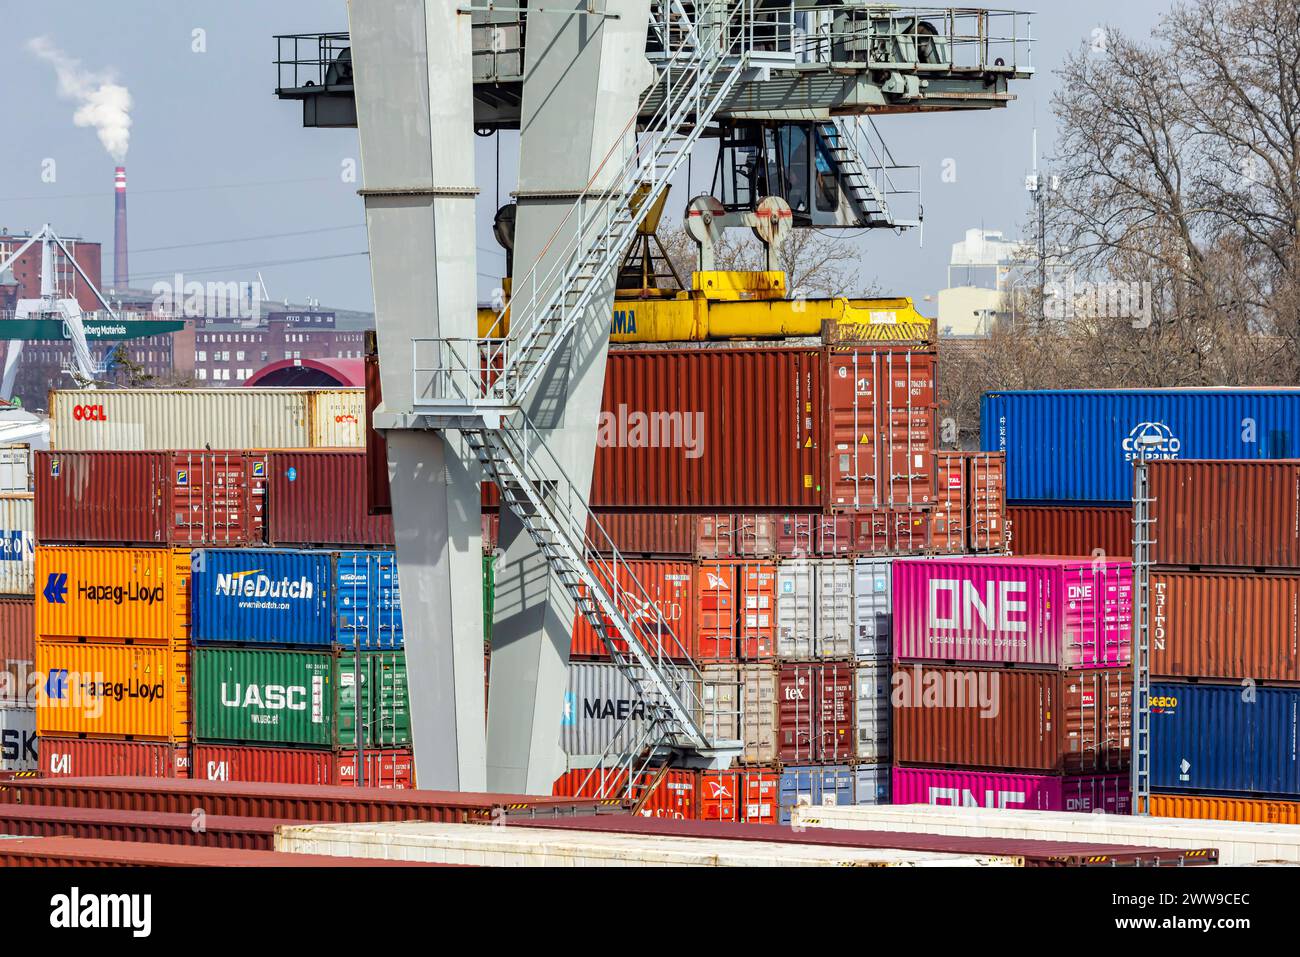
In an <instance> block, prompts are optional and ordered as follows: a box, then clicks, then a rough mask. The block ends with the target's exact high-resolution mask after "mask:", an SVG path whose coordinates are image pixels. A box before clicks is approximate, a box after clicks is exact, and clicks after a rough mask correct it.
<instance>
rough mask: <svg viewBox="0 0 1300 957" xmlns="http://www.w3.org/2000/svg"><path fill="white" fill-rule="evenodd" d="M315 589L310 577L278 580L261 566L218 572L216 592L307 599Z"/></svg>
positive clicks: (236, 595) (233, 594)
mask: <svg viewBox="0 0 1300 957" xmlns="http://www.w3.org/2000/svg"><path fill="white" fill-rule="evenodd" d="M314 590H315V586H314V585H313V584H312V581H311V579H309V578H306V577H303V578H299V579H297V580H296V581H295V580H292V579H289V578H281V579H279V580H276V579H273V578H272V577H271V576H270V575H263V574H262V569H260V568H251V569H249V570H247V571H242V572H230V573H218V574H217V589H216V593H217V594H218V595H223V596H225V597H227V598H298V599H302V600H304V601H305V600H307V599H310V598H311V597H312V594H313V592H314Z"/></svg>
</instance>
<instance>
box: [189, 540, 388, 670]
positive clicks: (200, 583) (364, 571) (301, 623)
mask: <svg viewBox="0 0 1300 957" xmlns="http://www.w3.org/2000/svg"><path fill="white" fill-rule="evenodd" d="M190 566H191V571H192V577H191V582H190V619H191V621H190V633H191V635H192V637H193V640H194V643H195V644H199V645H202V644H219V643H235V644H263V645H282V646H289V647H302V646H311V647H328V646H331V645H341V646H343V647H346V648H349V649H352V648H359V649H360V650H363V651H378V650H385V649H396V648H401V647H402V624H401V607H400V603H399V595H398V589H397V567H396V562H395V559H394V557H393V553H392V552H382V551H380V552H332V551H314V550H288V549H266V548H259V549H225V548H221V549H217V548H203V549H196V550H195V551H194V552H193V553H192V554H191V556H190Z"/></svg>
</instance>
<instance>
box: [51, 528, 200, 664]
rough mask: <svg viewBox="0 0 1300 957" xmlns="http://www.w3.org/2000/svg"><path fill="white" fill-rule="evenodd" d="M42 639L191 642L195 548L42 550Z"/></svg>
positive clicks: (61, 548)
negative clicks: (191, 550)
mask: <svg viewBox="0 0 1300 957" xmlns="http://www.w3.org/2000/svg"><path fill="white" fill-rule="evenodd" d="M36 579H37V586H36V634H37V635H39V636H40V637H41V638H43V639H45V640H47V641H78V640H90V641H97V640H111V641H127V642H131V643H134V644H168V643H170V642H172V641H177V640H179V641H184V640H186V639H187V638H188V637H189V584H190V552H189V549H167V548H91V547H83V546H59V545H50V546H44V545H42V546H37V549H36Z"/></svg>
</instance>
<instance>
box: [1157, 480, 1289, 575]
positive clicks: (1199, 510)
mask: <svg viewBox="0 0 1300 957" xmlns="http://www.w3.org/2000/svg"><path fill="white" fill-rule="evenodd" d="M1150 479H1151V495H1152V497H1153V498H1154V499H1155V504H1154V505H1152V507H1151V512H1152V516H1153V517H1154V518H1155V520H1156V527H1155V531H1154V536H1155V545H1154V546H1152V557H1153V559H1154V560H1155V562H1156V564H1160V565H1192V566H1202V567H1205V566H1211V567H1242V568H1300V461H1297V460H1279V461H1252V462H1229V461H1203V462H1198V461H1190V460H1189V461H1179V460H1174V461H1161V462H1153V463H1152V464H1151V466H1150Z"/></svg>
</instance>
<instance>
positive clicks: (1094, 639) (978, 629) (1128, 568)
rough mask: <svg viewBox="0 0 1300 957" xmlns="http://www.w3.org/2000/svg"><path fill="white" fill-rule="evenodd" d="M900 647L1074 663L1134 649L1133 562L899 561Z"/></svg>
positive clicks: (911, 653) (981, 659)
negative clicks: (1132, 632)
mask: <svg viewBox="0 0 1300 957" xmlns="http://www.w3.org/2000/svg"><path fill="white" fill-rule="evenodd" d="M893 572H894V654H895V657H897V658H898V659H899V660H902V661H953V662H965V661H969V662H977V663H980V664H991V665H1018V666H1022V667H1030V668H1044V669H1050V670H1059V671H1069V670H1074V669H1083V668H1116V667H1123V666H1124V665H1126V664H1128V662H1129V659H1130V655H1131V651H1132V634H1131V629H1132V620H1133V567H1132V562H1130V561H1127V560H1116V559H1103V558H1097V559H1091V558H1006V557H1002V556H972V557H967V558H960V559H948V560H929V559H913V560H905V561H897V562H895V563H894V568H893Z"/></svg>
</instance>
